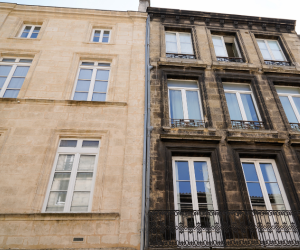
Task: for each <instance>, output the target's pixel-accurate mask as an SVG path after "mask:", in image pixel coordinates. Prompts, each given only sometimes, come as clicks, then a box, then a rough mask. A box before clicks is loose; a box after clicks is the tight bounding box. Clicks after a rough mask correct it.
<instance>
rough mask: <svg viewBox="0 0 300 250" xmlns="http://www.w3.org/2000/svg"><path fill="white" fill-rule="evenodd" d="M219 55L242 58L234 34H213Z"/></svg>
mask: <svg viewBox="0 0 300 250" xmlns="http://www.w3.org/2000/svg"><path fill="white" fill-rule="evenodd" d="M212 41H213V44H214V48H215V53H216V56H217V57H231V58H241V57H242V56H241V52H240V49H239V46H238V43H237V41H236V38H235V37H234V36H217V35H213V36H212Z"/></svg>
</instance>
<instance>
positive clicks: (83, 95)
mask: <svg viewBox="0 0 300 250" xmlns="http://www.w3.org/2000/svg"><path fill="white" fill-rule="evenodd" d="M87 97H88V93H82V92H75V94H74V97H73V100H76V101H86V100H87Z"/></svg>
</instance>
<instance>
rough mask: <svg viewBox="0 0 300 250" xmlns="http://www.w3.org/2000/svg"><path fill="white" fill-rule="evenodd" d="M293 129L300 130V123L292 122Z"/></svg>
mask: <svg viewBox="0 0 300 250" xmlns="http://www.w3.org/2000/svg"><path fill="white" fill-rule="evenodd" d="M290 125H291V129H292V130H294V131H299V132H300V123H290Z"/></svg>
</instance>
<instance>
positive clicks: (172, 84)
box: [168, 80, 198, 89]
mask: <svg viewBox="0 0 300 250" xmlns="http://www.w3.org/2000/svg"><path fill="white" fill-rule="evenodd" d="M168 87H177V88H194V89H198V84H197V82H191V81H171V80H169V81H168Z"/></svg>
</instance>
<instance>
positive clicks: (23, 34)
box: [21, 32, 29, 38]
mask: <svg viewBox="0 0 300 250" xmlns="http://www.w3.org/2000/svg"><path fill="white" fill-rule="evenodd" d="M28 34H29V33H27V32H23V33H22V35H21V37H23V38H27V36H28Z"/></svg>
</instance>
